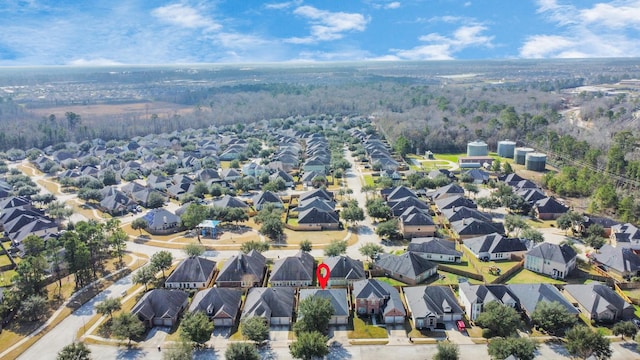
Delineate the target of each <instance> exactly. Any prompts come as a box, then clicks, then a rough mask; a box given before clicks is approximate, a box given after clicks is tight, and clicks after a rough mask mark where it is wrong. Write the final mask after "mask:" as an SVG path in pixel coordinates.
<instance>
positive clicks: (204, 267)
mask: <svg viewBox="0 0 640 360" xmlns="http://www.w3.org/2000/svg"><path fill="white" fill-rule="evenodd" d="M215 268H216V262H215V261H213V260H209V259H205V258H203V257H200V256H195V257H188V258H186V259H184V260H182V262H181V263H180V264H178V267H176V269H175V270H174V271H173V272H172V273H171V275H169V276H168V277H167V280H166V282H169V283H173V282H206V281H207V279H209V276H211V273H213V270H215Z"/></svg>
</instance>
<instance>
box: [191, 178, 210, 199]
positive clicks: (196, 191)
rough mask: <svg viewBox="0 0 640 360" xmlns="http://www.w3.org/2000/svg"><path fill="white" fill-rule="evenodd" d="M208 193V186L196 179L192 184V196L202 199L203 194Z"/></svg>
mask: <svg viewBox="0 0 640 360" xmlns="http://www.w3.org/2000/svg"><path fill="white" fill-rule="evenodd" d="M208 193H209V188H208V187H207V184H205V183H204V182H202V181H198V182H197V183H196V184H195V185H194V186H193V192H192V194H193V196H195V197H197V198H200V199H204V196H205V195H207V194H208Z"/></svg>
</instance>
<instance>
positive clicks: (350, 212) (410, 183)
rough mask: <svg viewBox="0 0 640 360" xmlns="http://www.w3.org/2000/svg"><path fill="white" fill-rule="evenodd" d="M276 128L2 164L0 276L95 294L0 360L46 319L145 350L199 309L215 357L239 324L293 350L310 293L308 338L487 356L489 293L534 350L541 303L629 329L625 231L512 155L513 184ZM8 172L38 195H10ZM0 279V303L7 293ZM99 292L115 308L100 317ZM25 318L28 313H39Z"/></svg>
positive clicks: (72, 150) (347, 130) (367, 138)
mask: <svg viewBox="0 0 640 360" xmlns="http://www.w3.org/2000/svg"><path fill="white" fill-rule="evenodd" d="M291 121H292V124H293V123H295V124H297V126H296V127H291V126H289V127H286V128H285V127H284V126H280V127H279V128H271V127H270V124H268V122H266V121H265V122H262V123H256V124H253V125H251V129H250V131H249V130H247V129H246V128H245V129H244V130H239V129H235V128H233V127H227V128H224V129H219V128H215V127H211V128H209V129H207V130H203V131H196V130H189V131H183V132H175V133H172V134H163V135H157V136H154V135H149V136H145V137H137V138H134V139H131V140H130V141H127V142H115V141H109V142H104V141H101V140H100V139H95V140H91V141H85V142H82V143H80V144H75V143H69V144H64V146H61V147H55V148H54V147H50V148H46V149H42V150H34V151H32V152H31V153H30V155H29V156H28V157H27V156H26V154H25V157H24V158H22V159H17V160H14V161H12V162H10V163H9V164H8V165H9V168H10V169H11V170H10V172H9V173H7V174H6V175H4V177H3V178H2V179H1V180H0V188H1V189H4V192H2V193H1V194H2V198H1V199H0V226H1V229H2V230H3V232H4V233H3V236H4V237H3V240H2V251H3V254H2V256H3V257H4V258H6V261H5V262H3V264H4V265H2V271H3V272H4V277H3V279H7V278H8V277H9V274H11V276H12V277H13V276H14V275H16V274H17V275H18V279H19V280H20V281H23V283H24V281H27V280H21V278H20V274H21V271H23V270H22V268H21V265H20V264H27V263H30V262H31V261H34V260H33V259H34V257H35V256H40V257H41V259H42V261H44V262H45V263H46V264H45V265H44V266H43V269H42V275H41V276H42V279H41V282H42V283H43V284H46V286H42V289H46V290H42V289H39V290H38V291H40V292H42V291H44V293H46V292H47V291H49V292H54V291H56V290H55V289H56V285H57V284H58V282H62V281H63V280H62V279H65V280H64V281H65V282H67V283H69V282H71V283H74V282H75V289H76V290H79V289H83V288H86V287H93V285H90V284H93V283H100V284H103V285H100V286H102V288H100V291H97V292H96V293H95V294H94V295H93V296H92V297H90V298H87V299H83V300H75V299H77V298H80V296H79V295H71V292H70V293H69V295H68V296H69V298H68V299H67V300H63V303H64V304H71V303H72V302H76V303H74V304H75V305H74V306H75V307H74V308H73V311H71V312H69V313H67V314H66V315H64V316H66V318H65V317H64V316H63V315H60V314H58V313H54V314H53V316H54V317H55V316H60V319H59V320H58V321H60V325H58V326H55V327H51V328H47V329H46V330H39V331H40V332H44V334H43V336H42V337H40V338H32V337H22V338H18V339H17V340H16V341H15V343H14V345H13V346H12V347H7V349H5V350H0V358H4V356H9V357H7V358H20V359H29V358H33V356H34V354H36V353H35V352H36V351H42V350H43V349H44V347H46V346H51V344H52V342H53V337H54V336H56V334H58V335H59V334H62V333H61V332H60V331H62V330H59V329H65V330H64V331H67V332H69V331H70V332H71V333H73V334H75V335H74V339H76V338H77V339H79V340H86V339H91V341H93V342H95V343H96V344H113V345H114V346H118V344H120V346H124V345H130V344H132V343H135V344H137V346H139V347H142V348H144V347H153V348H155V347H157V349H158V350H157V351H160V350H161V349H165V348H171V347H173V346H174V345H175V344H176V343H177V342H178V340H179V339H180V336H183V335H180V334H182V333H183V331H184V330H183V328H184V326H185V325H184V323H186V322H188V319H191V318H192V317H194V316H196V315H195V314H198V313H200V314H204V315H206V319H207V321H208V322H210V323H211V324H212V326H213V329H214V330H213V331H210V337H208V338H206V339H204V341H202V344H206V345H207V346H210V347H211V348H215V349H224V348H226V347H227V346H229V344H231V343H234V342H242V341H248V338H247V337H246V335H244V332H243V330H245V331H246V327H247V326H248V325H246V324H247V323H246V321H247V320H248V319H250V318H254V317H259V318H262V319H264V322H265V323H266V325H267V327H268V329H269V335H268V337H267V339H266V340H264V343H265V344H267V343H268V344H269V346H270V347H271V349H274V348H281V347H282V348H288V347H289V346H290V345H291V344H292V343H293V342H294V341H295V338H296V336H299V330H297V329H298V328H296V323H300V322H304V321H305V320H303V319H304V317H305V314H304V311H306V310H304V309H302V307H301V304H304V303H305V301H309V299H322V301H326V302H327V303H328V304H329V305H330V308H331V309H332V311H331V314H330V316H329V317H328V319H327V321H328V323H327V324H328V327H327V328H326V329H322V330H323V331H324V333H323V336H326V337H327V339H328V341H329V342H330V343H331V344H333V345H332V346H335V347H340V349H342V350H341V351H350V350H349V349H351V348H354V347H366V346H370V345H376V346H378V345H387V346H389V347H390V346H392V345H399V346H406V347H416V348H418V347H420V346H435V345H436V344H439V343H441V342H446V343H453V344H457V345H458V346H471V345H473V344H476V346H477V347H478V348H479V349H482V350H481V351H482V352H483V354H484V353H485V352H486V350H485V349H486V348H487V346H488V345H487V344H490V343H491V339H492V336H490V335H489V334H490V333H489V332H488V330H489V328H488V327H487V326H484V324H485V322H484V321H485V320H483V315H482V314H483V313H487V312H489V311H493V308H494V307H495V304H499V305H500V306H505V307H508V308H510V309H512V310H513V311H515V313H516V314H517V316H518V319H519V320H520V321H521V323H520V326H519V327H518V328H517V331H516V330H514V331H513V333H512V334H511V335H512V336H515V337H522V338H526V339H529V340H532V341H534V342H535V343H536V344H540V345H539V347H538V349H539V350H537V351H538V353H536V354H537V355H536V356H537V357H540V358H542V357H544V356H545V355H544V354H547V353H545V352H544V351H547V350H548V348H547V346H549V345H548V342H549V341H558V339H560V338H562V336H561V335H560V334H563V333H564V331H568V330H569V328H563V329H560V330H557V329H553V330H551V329H548V328H547V329H545V328H544V325H541V322H540V320H539V318H538V317H537V309H538V311H540V310H539V309H540V308H541V307H544V306H547V305H549V304H553V305H554V306H558V307H560V308H561V309H562V310H561V311H563V313H564V314H566V316H568V317H569V318H571V319H573V320H572V324H580V325H582V326H585V327H587V328H588V329H589V330H590V331H593V332H600V333H603V334H606V338H607V339H611V340H616V339H619V337H618V338H616V336H617V335H618V334H614V330H613V328H614V326H615V324H616V323H620V322H626V321H629V322H631V321H635V322H637V323H640V321H639V320H638V316H637V314H639V313H640V311H639V309H640V308H639V307H638V306H639V305H640V290H638V289H640V282H638V274H640V246H638V244H637V241H635V240H637V239H636V237H638V233H640V232H639V231H638V229H637V228H636V227H635V226H634V225H632V224H620V223H617V222H615V221H614V220H611V219H609V220H607V219H606V218H601V217H596V216H589V215H588V214H577V213H575V212H574V211H573V209H572V208H571V207H570V206H569V205H567V204H565V203H564V201H563V200H562V199H559V198H557V197H555V196H554V194H552V193H550V192H549V191H547V190H545V189H543V188H542V187H540V186H538V185H536V182H534V181H533V180H529V179H527V178H525V176H530V177H531V179H538V178H539V176H538V177H536V174H535V171H530V170H527V169H526V168H524V167H523V166H519V165H517V164H516V163H515V161H514V160H513V159H511V158H505V157H501V156H498V155H492V156H493V157H490V158H491V159H492V163H495V162H494V161H496V162H499V161H503V162H505V163H510V162H512V161H513V162H514V163H513V166H514V168H515V171H516V172H517V173H518V174H520V175H517V174H516V173H514V172H512V173H509V174H505V173H504V171H503V170H502V169H501V168H497V169H492V165H491V164H488V163H487V166H480V167H478V168H476V167H473V166H471V165H470V164H472V163H469V162H463V163H464V164H465V165H464V166H462V168H461V167H460V164H459V163H457V162H455V161H449V160H446V161H445V160H430V159H429V157H428V156H418V155H408V156H405V157H403V156H400V155H399V154H398V153H397V151H395V149H394V147H393V146H391V145H390V144H389V143H387V141H386V140H385V139H384V137H382V136H381V134H379V133H377V132H376V131H375V129H374V128H373V127H372V125H371V123H370V121H369V120H367V119H366V118H362V117H353V118H340V117H326V118H314V119H310V118H304V119H302V118H301V119H295V121H294V119H292V120H291ZM336 129H340V131H338V130H336ZM485 145H486V144H485ZM474 146H479V143H478V144H474ZM431 155H433V154H431ZM463 155H464V154H463ZM467 155H468V154H467ZM437 156H438V155H436V157H437ZM469 156H471V157H472V158H473V155H469ZM462 157H464V156H462V155H461V158H462ZM465 161H466V160H465ZM431 162H434V164H435V163H437V164H438V165H437V166H436V165H432V164H431ZM444 164H446V165H444ZM438 166H445V167H446V169H444V168H443V169H438V168H437V167H438ZM470 166H471V169H470V170H469V167H470ZM445 170H446V171H445ZM23 178H26V179H31V180H32V181H33V184H32V185H29V186H31V187H33V188H34V189H36V190H37V192H36V193H34V194H33V195H31V196H20V195H18V193H17V192H16V191H17V190H16V189H19V188H21V186H22V187H24V186H26V185H23V184H22V181H26V180H25V179H23ZM45 194H47V195H50V196H52V200H51V201H48V202H47V201H45V200H46V199H48V197H45V196H44V195H45ZM53 198H55V199H56V200H55V201H54V200H53ZM52 204H53V205H52ZM358 214H360V215H358ZM566 218H568V219H569V220H568V221H569V222H568V224H565V222H564V219H566ZM592 226H599V227H601V228H602V229H603V230H602V232H601V233H600V234H598V235H597V236H598V239H599V240H601V241H602V242H603V244H602V245H601V246H600V247H597V248H596V247H593V246H591V245H590V243H588V242H587V241H584V240H583V235H581V234H583V233H584V234H586V233H587V232H588V231H589V230H588V228H589V227H592ZM605 226H606V227H605ZM569 232H571V235H569ZM37 239H41V241H42V243H43V245H42V248H41V249H40V248H39V247H38V245H37V244H38V243H39V240H37ZM634 239H635V240H634ZM48 244H59V245H57V247H55V248H54V247H53V245H48ZM49 247H51V249H50V250H49ZM45 248H46V249H47V251H46V252H45V250H44V249H45ZM82 251H85V252H86V254H87V255H86V256H87V257H86V261H85V262H80V261H79V260H77V259H78V257H79V256H80V255H79V254H82ZM320 264H325V265H327V266H328V268H329V274H330V275H329V279H328V282H327V285H326V288H325V287H323V286H321V284H320V282H319V281H318V275H317V269H318V265H320ZM109 274H111V275H109ZM111 276H113V277H114V279H111V280H106V279H107V278H108V277H111ZM121 281H123V283H121ZM71 283H70V285H69V287H71V285H73V284H71ZM21 284H22V283H21ZM38 284H39V283H38ZM3 285H4V286H5V287H4V288H3V293H4V294H5V296H4V300H1V299H2V297H0V301H4V302H5V303H6V302H7V300H6V298H7V296H6V294H7V291H8V290H7V289H11V286H16V285H15V284H13V285H12V284H11V283H10V282H8V281H5V282H4V283H3ZM33 286H35V285H33ZM49 288H51V289H52V290H48V289H49ZM14 289H15V288H14ZM111 289H114V290H111ZM115 289H118V290H117V291H116V290H115ZM24 290H25V291H26V288H25V289H24ZM38 291H35V292H33V293H31V294H28V295H25V299H26V298H28V297H29V296H39V295H38ZM58 291H61V290H58ZM107 300H112V301H116V302H117V303H118V306H117V307H116V310H112V311H109V312H106V313H101V314H97V313H95V308H96V306H98V304H102V303H103V302H105V301H107ZM490 303H494V305H491V306H488V304H490ZM540 304H546V305H542V306H541V305H540ZM68 306H71V305H68ZM487 309H489V310H487ZM24 311H25V310H24V307H23V308H22V309H20V308H19V307H17V306H16V307H15V310H14V308H10V309H9V310H7V311H6V313H5V312H3V313H2V314H3V316H4V320H3V326H5V329H6V330H5V331H4V333H5V334H9V333H10V332H12V331H13V330H11V329H12V325H11V324H12V323H13V324H15V323H16V322H18V321H26V320H23V318H24V316H25V315H24ZM81 311H85V312H88V314H92V315H86V316H84V317H80V315H78V314H80V313H81ZM52 313H53V311H52ZM37 315H38V316H37V317H34V320H32V321H31V322H34V321H46V319H47V318H48V317H49V315H48V314H37ZM129 315H130V316H131V319H133V320H131V321H138V322H140V323H141V324H142V326H143V330H142V331H141V332H140V333H136V334H129V335H126V336H123V335H119V334H118V332H117V331H116V330H114V329H116V328H115V327H113V326H114V325H113V324H114V323H118V322H119V321H121V318H123V317H125V316H129ZM307 316H309V315H307ZM74 319H81V321H82V322H84V323H85V325H82V324H81V325H80V327H77V326H76V325H77V322H76V323H75V324H76V325H73V324H74V323H72V321H74ZM478 319H480V320H478ZM76 321H77V320H76ZM36 323H37V322H36ZM86 324H89V325H86ZM243 324H244V325H243ZM109 326H111V327H109ZM635 326H636V325H635V323H634V328H635ZM34 330H35V329H34ZM1 336H2V333H0V340H1V339H2V338H1ZM65 339H66V338H65ZM65 341H66V340H65ZM260 343H262V342H260ZM16 349H20V351H21V353H17V354H16V353H14V352H13V351H14V350H16ZM332 349H333V348H332ZM465 349H466V348H465ZM261 351H262V350H261ZM332 351H333V350H332ZM336 351H337V350H336ZM465 351H466V350H465ZM478 351H480V350H478ZM9 354H13V355H9ZM625 354H628V353H625ZM634 354H635V355H638V353H637V352H635V353H634ZM558 356H559V358H568V355H565V354H560V355H558ZM464 358H470V357H469V355H464ZM614 358H616V357H614ZM618 358H620V357H618Z"/></svg>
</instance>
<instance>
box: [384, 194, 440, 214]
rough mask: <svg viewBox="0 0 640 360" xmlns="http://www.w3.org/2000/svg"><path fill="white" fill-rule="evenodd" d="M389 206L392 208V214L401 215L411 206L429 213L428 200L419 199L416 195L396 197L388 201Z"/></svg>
mask: <svg viewBox="0 0 640 360" xmlns="http://www.w3.org/2000/svg"><path fill="white" fill-rule="evenodd" d="M387 206H389V208H390V209H391V215H393V216H396V217H397V216H401V215H402V214H403V213H404V212H405V211H406V210H407V209H409V208H417V209H420V210H422V211H423V212H424V213H427V214H428V213H429V211H430V210H429V205H427V203H426V202H424V201H422V200H420V199H418V198H417V197H414V196H407V197H405V198H400V199H394V200H389V201H387Z"/></svg>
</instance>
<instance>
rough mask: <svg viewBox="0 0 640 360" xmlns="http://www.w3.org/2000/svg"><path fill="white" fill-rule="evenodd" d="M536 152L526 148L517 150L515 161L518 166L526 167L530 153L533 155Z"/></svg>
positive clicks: (515, 151)
mask: <svg viewBox="0 0 640 360" xmlns="http://www.w3.org/2000/svg"><path fill="white" fill-rule="evenodd" d="M534 151H535V150H533V149H532V148H526V147H519V148H515V150H514V152H513V160H514V161H515V162H516V164H518V165H524V163H525V161H526V159H527V154H528V153H532V152H534Z"/></svg>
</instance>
